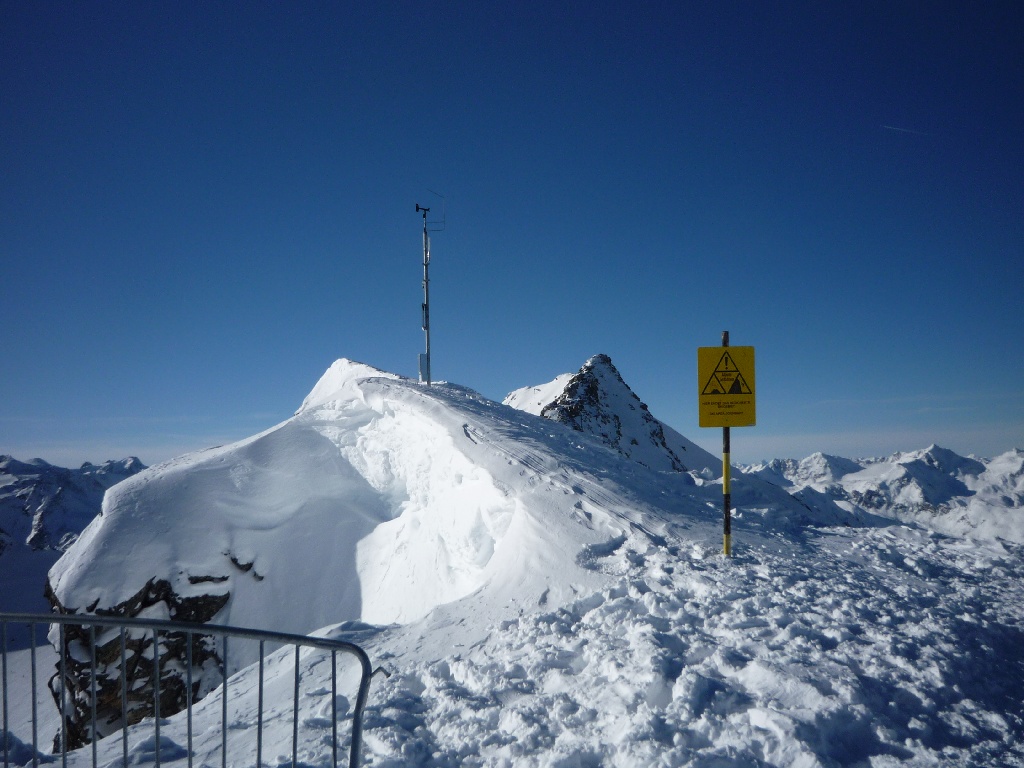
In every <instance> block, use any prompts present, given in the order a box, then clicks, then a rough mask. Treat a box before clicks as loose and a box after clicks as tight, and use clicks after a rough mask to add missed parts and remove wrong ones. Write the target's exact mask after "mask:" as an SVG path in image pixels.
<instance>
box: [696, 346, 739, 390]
mask: <svg viewBox="0 0 1024 768" xmlns="http://www.w3.org/2000/svg"><path fill="white" fill-rule="evenodd" d="M705 370H706V369H705ZM701 394H702V395H749V394H750V387H749V386H747V381H746V379H744V378H743V374H742V373H740V371H739V368H737V367H736V363H735V362H734V361H733V359H732V355H730V354H729V353H728V352H726V353H724V354H723V355H722V359H721V360H719V361H718V365H716V366H715V370H714V372H713V373H712V374H711V378H709V379H708V383H707V384H705V385H704V389H703V390H702V391H701Z"/></svg>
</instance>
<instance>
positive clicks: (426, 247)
mask: <svg viewBox="0 0 1024 768" xmlns="http://www.w3.org/2000/svg"><path fill="white" fill-rule="evenodd" d="M421 211H422V212H423V333H424V334H425V335H426V338H427V351H426V352H425V353H423V354H421V355H420V382H421V383H423V384H426V385H427V386H428V387H429V386H430V235H428V234H427V214H428V213H430V209H429V208H424V207H423V206H421V205H420V204H419V203H416V213H420V212H421Z"/></svg>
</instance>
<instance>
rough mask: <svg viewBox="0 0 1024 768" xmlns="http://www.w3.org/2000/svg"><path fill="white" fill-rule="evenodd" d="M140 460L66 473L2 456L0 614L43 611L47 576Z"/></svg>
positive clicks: (37, 462) (87, 466) (40, 462)
mask: <svg viewBox="0 0 1024 768" xmlns="http://www.w3.org/2000/svg"><path fill="white" fill-rule="evenodd" d="M142 469H145V467H144V466H143V465H142V463H141V462H140V461H139V460H138V459H136V458H128V459H122V460H120V461H107V462H105V463H103V464H89V463H86V464H83V465H82V466H81V467H80V468H78V469H67V468H64V467H56V466H54V465H52V464H48V463H47V462H45V461H43V460H42V459H33V460H32V461H28V462H22V461H18V460H17V459H15V458H13V457H11V456H0V585H3V589H0V610H7V611H44V610H46V608H47V605H46V600H45V599H44V597H43V586H44V584H45V580H46V572H47V571H48V570H49V569H50V567H51V566H52V565H53V564H54V563H55V562H56V561H57V559H58V558H59V557H60V555H61V554H62V553H63V551H64V550H65V549H67V548H68V547H70V546H71V543H72V542H73V541H74V540H75V538H77V536H78V535H79V534H80V533H81V532H82V530H83V529H84V528H85V527H86V526H87V525H88V524H89V521H90V520H92V519H93V518H94V517H96V515H97V514H98V513H99V511H100V505H101V504H102V501H103V494H104V493H105V492H106V491H107V489H108V488H110V487H111V486H113V485H115V484H116V483H119V482H121V481H122V480H124V479H125V478H127V477H131V476H132V475H134V474H136V473H137V472H139V471H141V470H142Z"/></svg>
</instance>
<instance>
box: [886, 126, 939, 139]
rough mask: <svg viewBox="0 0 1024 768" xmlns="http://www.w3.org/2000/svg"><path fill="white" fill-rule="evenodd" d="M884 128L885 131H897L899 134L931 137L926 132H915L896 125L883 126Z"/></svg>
mask: <svg viewBox="0 0 1024 768" xmlns="http://www.w3.org/2000/svg"><path fill="white" fill-rule="evenodd" d="M882 127H883V128H885V130H887V131H896V132H897V133H912V134H914V135H915V136H929V135H930V134H927V133H925V132H924V131H915V130H913V129H912V128H900V127H898V126H895V125H883V126H882Z"/></svg>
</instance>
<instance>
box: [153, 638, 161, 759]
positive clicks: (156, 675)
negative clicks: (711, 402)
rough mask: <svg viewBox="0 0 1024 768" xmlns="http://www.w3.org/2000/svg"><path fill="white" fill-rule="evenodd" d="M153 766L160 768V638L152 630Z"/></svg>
mask: <svg viewBox="0 0 1024 768" xmlns="http://www.w3.org/2000/svg"><path fill="white" fill-rule="evenodd" d="M153 735H154V736H155V739H154V744H153V765H154V766H156V768H160V638H159V636H157V632H156V630H155V629H154V630H153Z"/></svg>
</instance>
